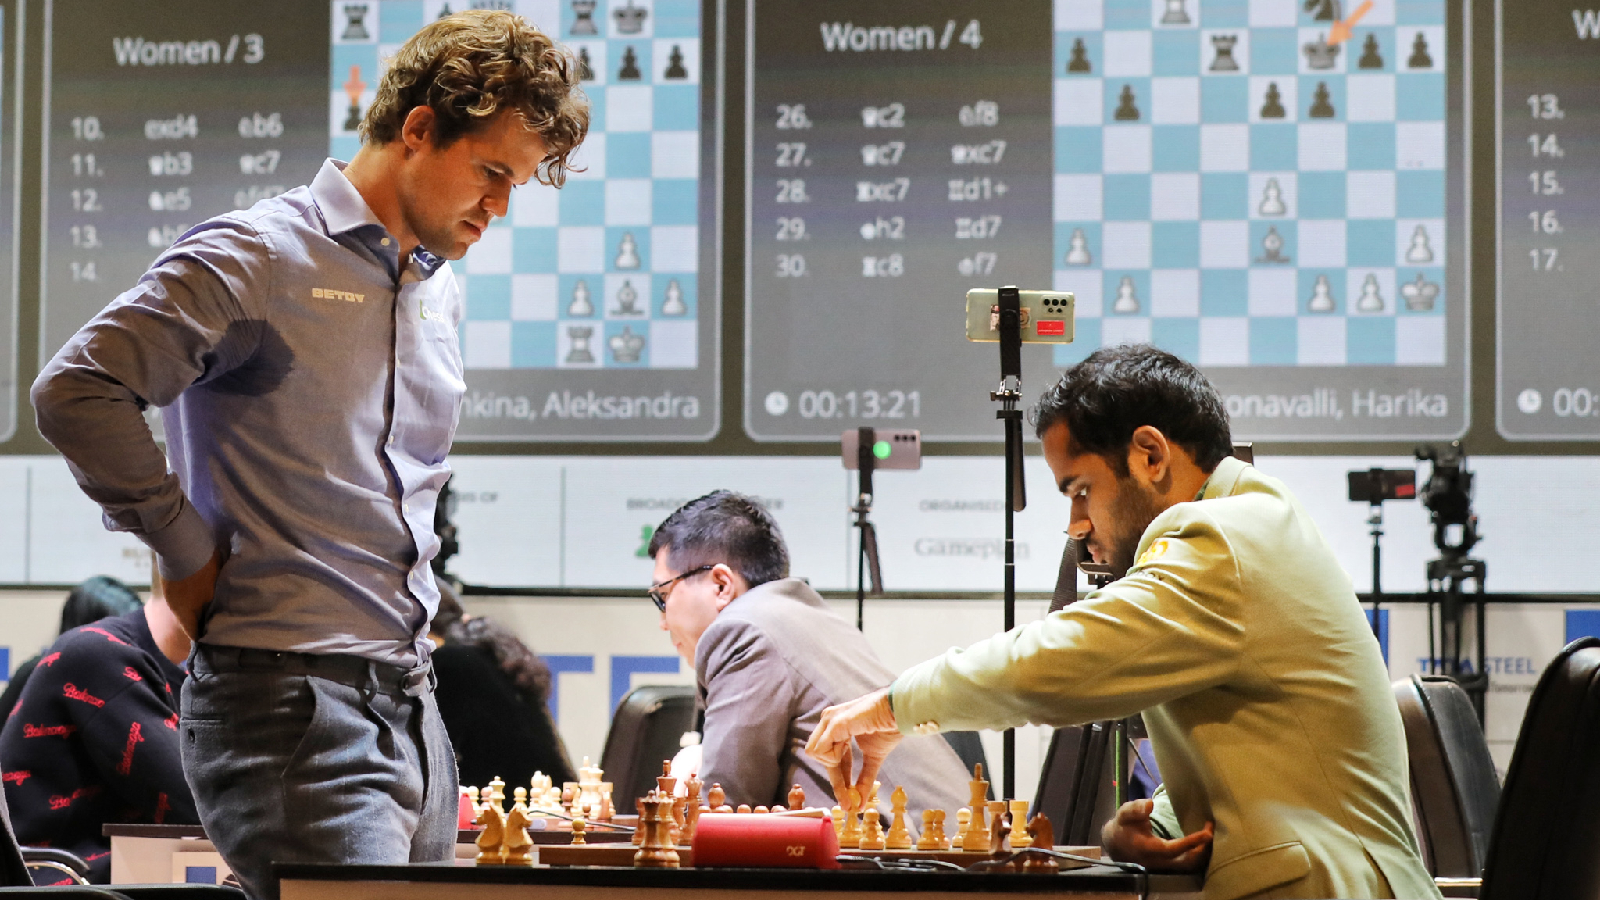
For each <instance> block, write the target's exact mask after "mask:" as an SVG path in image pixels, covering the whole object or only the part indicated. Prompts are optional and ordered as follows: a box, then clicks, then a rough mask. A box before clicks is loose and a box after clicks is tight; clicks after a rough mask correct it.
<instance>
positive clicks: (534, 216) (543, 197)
mask: <svg viewBox="0 0 1600 900" xmlns="http://www.w3.org/2000/svg"><path fill="white" fill-rule="evenodd" d="M510 219H511V224H512V225H520V226H523V227H535V228H554V227H555V226H557V225H560V224H561V192H560V191H559V190H557V189H555V188H553V187H550V186H549V185H547V184H540V183H539V182H537V181H530V182H528V183H527V184H525V185H523V186H522V187H519V188H517V189H516V190H514V191H512V192H511V215H510Z"/></svg>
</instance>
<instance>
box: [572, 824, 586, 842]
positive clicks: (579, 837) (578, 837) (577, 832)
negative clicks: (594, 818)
mask: <svg viewBox="0 0 1600 900" xmlns="http://www.w3.org/2000/svg"><path fill="white" fill-rule="evenodd" d="M588 832H589V823H587V822H585V821H583V819H581V818H580V819H573V820H572V843H573V844H587V843H589V841H588V839H587V838H586V837H584V835H586V834H588Z"/></svg>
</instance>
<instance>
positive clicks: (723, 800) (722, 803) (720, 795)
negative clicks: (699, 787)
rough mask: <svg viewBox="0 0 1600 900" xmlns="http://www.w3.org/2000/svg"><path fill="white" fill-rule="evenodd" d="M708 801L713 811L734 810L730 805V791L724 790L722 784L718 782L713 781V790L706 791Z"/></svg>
mask: <svg viewBox="0 0 1600 900" xmlns="http://www.w3.org/2000/svg"><path fill="white" fill-rule="evenodd" d="M706 802H707V803H709V804H710V805H711V811H712V812H719V813H731V812H733V807H731V806H729V805H728V792H727V791H725V790H723V789H722V785H721V784H718V783H717V782H712V783H711V790H709V791H707V792H706Z"/></svg>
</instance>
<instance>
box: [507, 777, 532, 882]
mask: <svg viewBox="0 0 1600 900" xmlns="http://www.w3.org/2000/svg"><path fill="white" fill-rule="evenodd" d="M514 796H515V797H516V803H514V804H512V806H511V811H510V812H508V813H506V821H505V825H504V832H503V833H504V834H505V839H504V841H503V842H502V843H501V846H502V847H504V848H505V849H504V851H503V855H502V857H501V859H502V862H503V863H504V864H505V865H508V866H531V865H533V838H531V837H529V836H528V826H529V825H530V824H532V822H533V817H532V816H531V815H529V814H528V790H527V788H520V787H519V788H517V789H516V793H515V795H514Z"/></svg>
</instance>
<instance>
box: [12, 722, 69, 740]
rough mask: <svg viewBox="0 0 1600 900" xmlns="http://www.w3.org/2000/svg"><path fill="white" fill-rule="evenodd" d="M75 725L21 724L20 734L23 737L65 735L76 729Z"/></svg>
mask: <svg viewBox="0 0 1600 900" xmlns="http://www.w3.org/2000/svg"><path fill="white" fill-rule="evenodd" d="M77 730H78V727H77V726H76V725H26V724H25V725H23V726H22V736H23V737H25V738H36V737H66V736H68V735H70V734H72V733H73V732H74V731H77Z"/></svg>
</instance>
